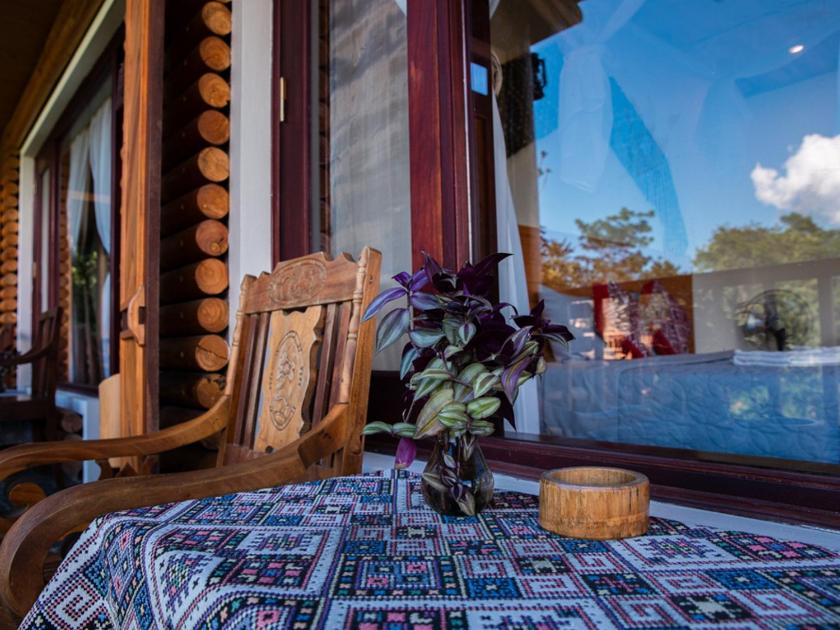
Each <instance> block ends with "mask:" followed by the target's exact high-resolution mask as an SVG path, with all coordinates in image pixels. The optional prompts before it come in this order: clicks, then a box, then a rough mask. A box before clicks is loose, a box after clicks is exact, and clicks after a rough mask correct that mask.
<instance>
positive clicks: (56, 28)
mask: <svg viewBox="0 0 840 630" xmlns="http://www.w3.org/2000/svg"><path fill="white" fill-rule="evenodd" d="M102 3H103V0H65V1H64V2H63V3H62V5H61V8H60V9H59V11H58V15H56V18H55V21H54V22H53V25H52V27H51V28H50V32H49V34H48V35H47V39H46V42H45V43H44V48H43V50H42V51H41V55H40V56H39V57H38V62H37V64H36V65H35V69H34V70H33V72H32V76H31V77H30V79H29V81H28V82H27V84H26V87H25V88H24V90H23V92H22V93H21V95H20V99H18V102H17V105H16V106H15V111H14V113H13V114H12V116H11V118H10V119H9V122H8V124H7V125H6V127H5V129H3V135H2V138H0V160H2V159H5V157H6V156H8V155H10V154H15V153H17V152H18V150H19V149H20V146H21V144H22V143H23V140H24V138H26V134H27V133H29V130H30V129H31V128H32V125H33V124H34V122H35V119H36V118H37V117H38V114H39V113H40V112H41V108H42V107H43V106H44V104H45V103H46V102H47V99H48V98H49V97H50V94H51V92H52V90H53V88H54V87H55V85H56V83H57V82H58V80H59V78H60V77H61V74H62V72H64V69H65V68H66V67H67V63H68V62H69V61H70V58H71V57H72V56H73V53H74V52H75V50H76V48H77V47H78V46H79V43H81V41H82V38H83V37H84V36H85V33H86V32H87V29H88V27H89V26H90V24H91V22H93V18H94V17H95V16H96V13H97V12H98V11H99V8H100V7H101V6H102Z"/></svg>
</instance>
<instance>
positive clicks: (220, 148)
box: [160, 0, 232, 427]
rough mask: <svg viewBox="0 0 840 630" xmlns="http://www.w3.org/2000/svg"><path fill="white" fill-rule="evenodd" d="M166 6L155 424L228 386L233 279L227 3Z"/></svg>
mask: <svg viewBox="0 0 840 630" xmlns="http://www.w3.org/2000/svg"><path fill="white" fill-rule="evenodd" d="M170 4H172V6H173V8H172V10H171V11H170V9H169V6H167V17H166V20H167V21H166V51H165V68H166V70H165V77H164V82H165V91H164V106H163V108H164V120H163V146H162V160H161V165H162V185H161V202H162V207H161V244H160V266H161V281H160V337H161V338H160V370H161V374H160V404H161V414H160V421H161V426H164V427H165V426H170V425H172V424H176V423H179V422H182V421H184V420H187V419H189V418H192V417H195V416H196V415H198V414H200V413H201V412H202V411H203V410H205V409H209V408H210V407H211V406H212V405H213V404H214V403H215V402H216V401H217V400H218V399H219V397H220V396H221V395H222V392H223V391H224V371H225V368H226V367H227V362H228V357H229V353H230V348H229V345H228V342H227V340H226V330H227V326H228V300H227V291H228V285H229V278H228V269H227V260H226V253H227V249H228V228H227V214H228V210H229V195H228V179H229V176H230V162H229V157H228V155H229V154H228V140H229V137H230V122H229V119H228V112H229V109H228V106H229V102H230V79H229V69H230V64H231V54H230V33H231V28H232V20H231V5H230V4H229V2H217V1H207V0H181V1H179V2H178V3H170Z"/></svg>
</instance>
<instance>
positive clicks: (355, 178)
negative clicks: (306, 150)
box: [312, 0, 412, 369]
mask: <svg viewBox="0 0 840 630" xmlns="http://www.w3.org/2000/svg"><path fill="white" fill-rule="evenodd" d="M313 4H314V5H317V6H316V7H315V9H316V10H317V16H316V19H314V20H313V23H314V24H315V28H316V32H317V34H316V37H314V38H313V39H314V40H315V41H316V42H317V47H316V48H317V54H314V55H313V59H314V63H315V64H317V67H316V68H314V69H313V71H314V72H315V76H316V77H317V78H318V80H317V81H315V82H314V83H315V84H316V94H315V95H314V98H316V99H317V102H316V103H315V106H314V108H313V111H316V112H319V116H318V121H317V129H315V130H313V132H314V133H316V134H317V138H316V139H315V142H314V143H313V145H314V146H317V147H319V152H318V154H317V156H316V157H317V160H318V163H317V164H316V165H313V169H312V172H313V173H314V174H315V175H317V176H316V177H313V179H314V181H315V185H314V190H313V207H314V208H317V209H319V211H318V212H313V215H314V216H315V217H316V221H317V222H318V225H316V226H315V229H314V230H313V232H314V233H315V234H317V235H319V238H320V242H319V243H316V244H315V247H316V249H323V250H325V251H328V252H330V253H331V254H332V255H337V254H339V253H341V252H347V253H350V254H352V255H358V253H359V252H360V251H361V249H362V248H363V247H364V246H365V245H371V246H373V247H375V248H376V249H378V250H380V251H381V252H382V255H383V258H382V277H383V285H387V284H388V283H390V282H391V280H390V278H391V276H393V275H395V274H396V273H398V272H400V271H403V270H407V269H410V267H411V265H412V259H411V210H410V188H409V145H408V79H407V69H408V64H407V40H406V15H405V6H404V4H405V3H397V2H395V1H394V0H321V1H320V2H318V3H313ZM401 5H402V6H401ZM389 350H391V352H390V353H389V352H388V351H386V352H385V356H378V357H377V359H376V367H377V368H379V369H385V368H386V367H394V366H397V365H399V349H398V348H396V349H393V348H392V349H389ZM394 353H395V354H394Z"/></svg>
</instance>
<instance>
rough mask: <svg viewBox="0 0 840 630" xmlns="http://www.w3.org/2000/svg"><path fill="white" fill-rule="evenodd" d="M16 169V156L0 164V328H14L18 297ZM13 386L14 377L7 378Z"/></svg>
mask: <svg viewBox="0 0 840 630" xmlns="http://www.w3.org/2000/svg"><path fill="white" fill-rule="evenodd" d="M18 169H19V160H18V157H17V156H9V157H7V158H5V159H4V160H3V161H2V162H0V325H4V326H12V327H13V329H14V328H16V325H17V304H18V302H17V297H18V293H17V292H18V280H17V279H18V265H19V261H18V228H19V210H18V182H19V176H18V172H19V171H18ZM7 378H8V381H7V384H9V385H12V384H13V383H14V374H9V375H7Z"/></svg>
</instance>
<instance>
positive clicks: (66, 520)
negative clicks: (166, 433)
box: [0, 403, 349, 616]
mask: <svg viewBox="0 0 840 630" xmlns="http://www.w3.org/2000/svg"><path fill="white" fill-rule="evenodd" d="M347 407H348V405H347V404H346V403H341V404H338V405H335V406H334V407H332V408H331V409H330V413H329V414H327V416H326V417H325V418H324V419H323V420H322V421H321V423H320V424H318V425H317V426H316V427H315V428H314V429H312V430H311V431H309V432H308V433H307V434H306V435H304V436H302V437H301V438H299V439H297V440H295V441H294V442H292V443H291V444H288V445H287V446H285V447H283V448H281V449H278V450H277V451H276V452H274V453H271V454H270V455H262V456H259V457H255V458H254V459H250V460H246V461H244V462H240V463H237V464H230V465H228V466H222V467H219V468H214V469H211V470H195V471H190V472H185V473H175V474H168V475H144V476H141V477H115V478H112V479H105V480H103V481H97V482H93V483H89V484H83V485H80V486H73V487H72V488H68V489H66V490H62V491H61V492H57V493H56V494H53V495H51V496H49V497H47V498H46V499H44V500H42V501H40V502H38V503H36V504H35V505H34V506H33V507H32V508H30V509H29V510H28V511H27V512H26V513H24V515H23V516H21V518H20V519H19V520H18V521H17V522H16V523H15V524H14V525H13V526H12V528H11V529H10V530H9V532H8V533H7V534H6V535H5V536H4V537H3V540H2V543H0V596H2V598H3V600H4V601H5V602H6V604H7V605H8V606H9V607H10V608H11V609H12V610H14V611H15V613H17V614H18V615H20V616H23V615H25V614H26V612H27V611H28V610H29V609H30V608H31V607H32V605H33V604H34V603H35V600H36V599H37V597H38V594H39V593H40V592H41V590H42V589H43V587H44V579H43V566H44V561H45V560H46V557H47V552H48V551H49V549H50V547H51V546H52V545H53V543H55V542H57V541H59V540H61V539H62V538H63V537H64V536H65V535H67V534H68V533H69V532H72V531H77V530H79V529H80V528H82V527H84V526H85V525H87V524H88V523H90V522H91V521H92V520H93V519H95V518H96V517H98V516H102V515H103V514H107V513H108V512H115V511H120V510H129V509H133V508H139V507H144V506H148V505H158V504H161V503H171V502H176V501H187V500H190V499H200V498H204V497H212V496H219V495H223V494H230V493H232V492H248V491H252V490H258V489H260V488H267V487H271V486H277V485H281V484H284V483H291V482H294V481H300V480H303V479H305V478H306V476H307V469H308V468H309V467H310V466H312V465H313V464H315V463H316V462H317V461H319V460H320V459H321V458H324V457H328V456H329V455H331V454H332V453H335V452H336V451H338V450H339V449H341V448H343V446H344V444H345V443H346V441H347V438H348V437H349V423H348V422H347V418H348V414H347Z"/></svg>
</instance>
